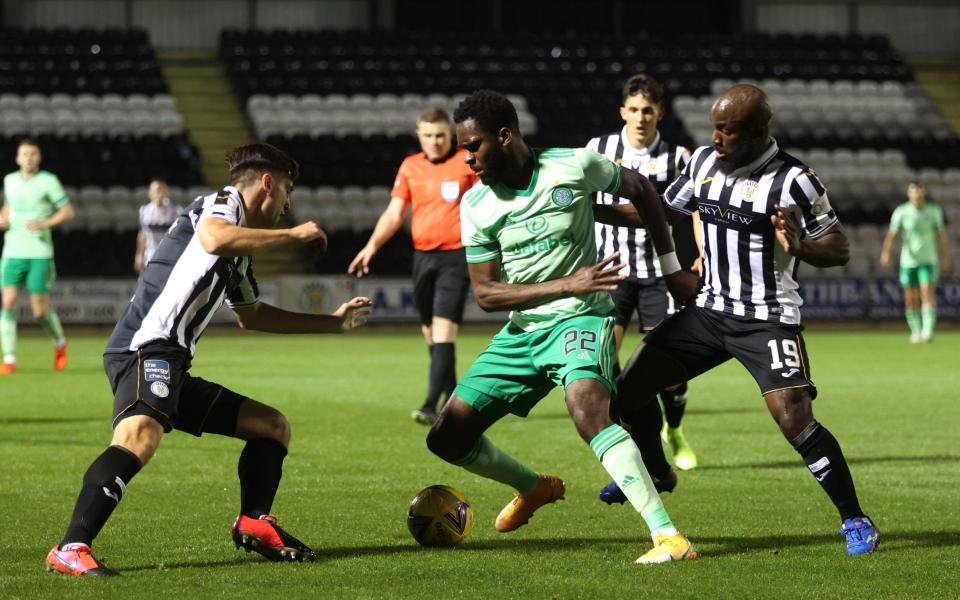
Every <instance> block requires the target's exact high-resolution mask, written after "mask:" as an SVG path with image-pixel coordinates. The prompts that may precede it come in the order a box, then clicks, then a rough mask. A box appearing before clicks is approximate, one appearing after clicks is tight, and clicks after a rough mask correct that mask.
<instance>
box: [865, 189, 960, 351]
mask: <svg viewBox="0 0 960 600" xmlns="http://www.w3.org/2000/svg"><path fill="white" fill-rule="evenodd" d="M925 194H926V190H925V189H924V186H923V183H921V182H919V181H914V182H911V183H910V185H908V186H907V199H908V200H909V202H904V203H903V204H901V205H900V206H898V207H897V208H896V209H895V210H894V211H893V216H892V217H891V218H890V229H889V230H887V235H886V237H884V239H883V249H882V250H881V251H880V264H881V265H883V266H885V267H886V266H888V265H890V252H891V250H892V249H893V244H894V242H895V241H896V240H897V237H898V236H899V237H901V238H903V249H902V250H901V251H900V285H902V286H903V292H904V301H905V302H904V303H905V304H906V312H907V324H908V325H909V326H910V341H911V342H913V343H918V342H929V341H931V340H932V339H933V327H934V325H935V324H936V321H937V275H938V274H939V271H940V270H941V269H942V270H943V272H944V273H946V272H948V271H949V270H950V254H949V252H948V251H947V233H946V231H945V230H944V228H943V210H942V209H941V208H940V207H939V206H937V205H936V204H929V203H927V201H926V196H925ZM938 255H939V256H938Z"/></svg>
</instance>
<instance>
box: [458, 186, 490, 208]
mask: <svg viewBox="0 0 960 600" xmlns="http://www.w3.org/2000/svg"><path fill="white" fill-rule="evenodd" d="M491 191H492V190H491V189H490V186H489V185H486V184H484V183H483V182H480V181H478V182H477V183H475V184H474V185H473V187H472V188H470V189H469V190H467V191H466V192H464V194H463V198H461V200H460V206H461V208H463V209H466V210H475V209H476V208H477V207H478V206H479V205H480V203H481V202H482V201H483V199H484V198H485V197H486V196H487V195H488V194H490V193H491Z"/></svg>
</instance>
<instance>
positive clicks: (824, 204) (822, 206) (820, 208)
mask: <svg viewBox="0 0 960 600" xmlns="http://www.w3.org/2000/svg"><path fill="white" fill-rule="evenodd" d="M830 208H831V207H830V200H829V199H828V198H827V193H826V192H824V193H823V195H822V196H820V197H819V198H817V201H816V202H814V203H813V207H811V208H810V213H811V214H813V216H815V217H819V216H820V215H825V214H827V213H828V212H830Z"/></svg>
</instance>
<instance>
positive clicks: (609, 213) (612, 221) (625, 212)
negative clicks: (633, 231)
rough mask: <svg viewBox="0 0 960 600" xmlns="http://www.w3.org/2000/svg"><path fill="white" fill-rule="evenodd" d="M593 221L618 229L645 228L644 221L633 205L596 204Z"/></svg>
mask: <svg viewBox="0 0 960 600" xmlns="http://www.w3.org/2000/svg"><path fill="white" fill-rule="evenodd" d="M593 220H594V221H596V222H597V223H603V224H604V225H614V226H616V227H643V219H641V218H640V213H638V212H637V209H636V208H635V207H634V206H633V205H632V204H594V205H593Z"/></svg>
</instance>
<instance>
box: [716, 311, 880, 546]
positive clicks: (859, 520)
mask: <svg viewBox="0 0 960 600" xmlns="http://www.w3.org/2000/svg"><path fill="white" fill-rule="evenodd" d="M731 327H732V329H731V331H730V332H729V335H728V336H727V342H728V347H729V348H730V351H731V353H732V354H733V355H734V356H735V357H736V358H737V360H739V361H740V362H741V363H742V364H743V365H744V366H745V367H747V369H748V370H749V371H750V374H751V375H753V377H754V379H755V380H756V381H757V384H758V385H759V386H760V391H761V392H762V393H763V398H764V401H765V402H766V404H767V409H768V410H769V411H770V415H771V416H772V417H773V419H774V421H776V423H777V425H778V426H779V427H780V431H781V433H783V436H784V437H785V438H786V439H787V440H788V441H789V442H790V444H791V445H792V446H793V447H794V449H795V450H796V451H797V453H798V454H799V455H800V456H801V457H802V458H803V461H804V463H805V464H806V465H807V468H808V469H809V470H810V473H811V474H812V475H813V477H814V478H815V479H816V480H817V483H819V484H820V486H821V487H822V488H823V490H824V491H825V492H826V493H827V496H829V497H830V500H831V501H832V502H833V504H834V506H836V508H837V512H838V513H839V514H840V519H841V521H842V522H843V529H842V530H841V532H843V533H845V534H846V535H847V550H848V552H849V553H850V554H863V553H866V552H872V551H873V550H874V548H875V547H876V543H877V537H878V536H877V531H876V529H875V528H874V526H873V523H871V522H870V519H869V518H867V517H866V516H865V515H864V514H863V510H862V509H861V508H860V503H859V500H858V499H857V492H856V489H855V488H854V485H853V478H852V476H851V475H850V468H849V466H848V465H847V461H846V459H845V458H844V456H843V451H842V450H841V449H840V444H839V443H838V442H837V440H836V438H834V437H833V434H831V433H830V431H829V430H827V428H826V427H824V426H823V425H821V424H820V423H818V422H817V421H816V419H814V417H813V403H812V402H813V399H814V398H815V397H816V394H817V389H816V387H815V386H814V384H813V380H812V379H811V377H810V360H809V357H808V356H807V350H806V345H805V343H804V340H803V335H802V334H801V332H800V327H794V326H781V325H778V324H773V323H757V324H749V325H744V324H742V323H739V324H738V323H732V324H731ZM733 329H738V330H739V331H734V330H733Z"/></svg>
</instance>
